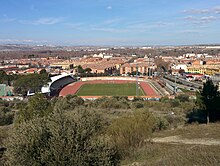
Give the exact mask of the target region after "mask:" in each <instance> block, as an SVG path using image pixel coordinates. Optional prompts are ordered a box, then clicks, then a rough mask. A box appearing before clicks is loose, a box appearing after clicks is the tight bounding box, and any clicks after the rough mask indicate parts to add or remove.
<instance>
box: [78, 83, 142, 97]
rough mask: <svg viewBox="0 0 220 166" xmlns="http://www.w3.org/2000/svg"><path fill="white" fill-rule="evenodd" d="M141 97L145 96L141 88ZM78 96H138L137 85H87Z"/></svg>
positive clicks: (80, 90)
mask: <svg viewBox="0 0 220 166" xmlns="http://www.w3.org/2000/svg"><path fill="white" fill-rule="evenodd" d="M138 94H139V96H145V94H144V92H143V91H142V89H141V88H139V93H138ZM77 95H78V96H136V84H135V83H125V84H112V83H108V84H85V85H83V86H82V87H81V88H80V89H79V91H78V92H77Z"/></svg>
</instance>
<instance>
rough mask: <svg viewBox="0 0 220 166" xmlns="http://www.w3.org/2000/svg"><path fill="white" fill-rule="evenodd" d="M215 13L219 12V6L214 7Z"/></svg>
mask: <svg viewBox="0 0 220 166" xmlns="http://www.w3.org/2000/svg"><path fill="white" fill-rule="evenodd" d="M214 12H215V13H216V14H220V6H218V7H215V8H214Z"/></svg>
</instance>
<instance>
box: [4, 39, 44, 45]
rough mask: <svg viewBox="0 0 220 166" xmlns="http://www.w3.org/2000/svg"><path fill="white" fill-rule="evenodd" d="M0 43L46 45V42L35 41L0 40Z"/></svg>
mask: <svg viewBox="0 0 220 166" xmlns="http://www.w3.org/2000/svg"><path fill="white" fill-rule="evenodd" d="M0 43H29V44H31V43H32V44H34V43H35V44H37V43H38V44H39V43H47V41H46V40H42V41H37V40H31V39H0Z"/></svg>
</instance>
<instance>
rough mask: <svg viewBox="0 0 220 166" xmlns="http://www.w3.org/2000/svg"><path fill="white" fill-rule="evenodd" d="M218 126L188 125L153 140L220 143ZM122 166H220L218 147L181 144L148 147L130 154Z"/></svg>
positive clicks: (161, 134)
mask: <svg viewBox="0 0 220 166" xmlns="http://www.w3.org/2000/svg"><path fill="white" fill-rule="evenodd" d="M219 129H220V124H219V123H216V124H210V125H205V124H204V125H188V126H185V127H183V128H179V129H175V130H167V131H161V132H159V133H154V135H153V137H157V138H158V137H160V138H164V137H170V136H179V137H181V138H183V139H189V140H193V139H195V140H196V139H210V140H212V139H215V140H220V132H219ZM122 165H126V166H130V165H134V166H145V165H150V166H151V165H155V166H163V165H172V166H182V165H186V166H192V165H198V166H200V165H207V166H209V165H210V166H217V165H220V146H219V145H209V146H207V145H194V144H191V145H190V144H183V143H148V144H147V145H146V146H143V147H142V148H140V149H138V150H136V151H134V152H133V155H131V156H130V157H129V158H127V159H125V160H123V161H122Z"/></svg>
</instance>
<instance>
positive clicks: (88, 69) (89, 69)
mask: <svg viewBox="0 0 220 166" xmlns="http://www.w3.org/2000/svg"><path fill="white" fill-rule="evenodd" d="M84 71H85V72H86V73H90V72H91V71H92V69H91V68H85V69H84Z"/></svg>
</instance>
